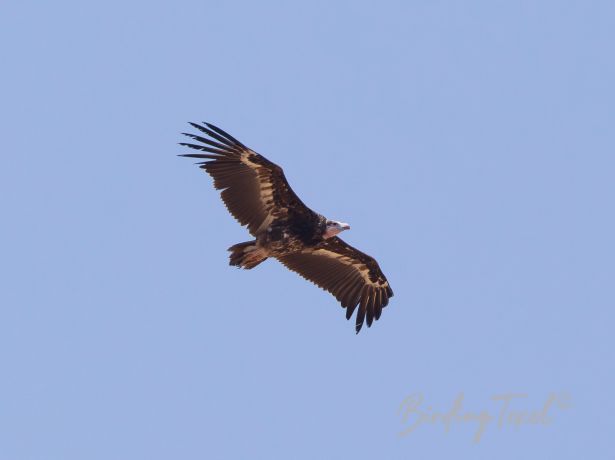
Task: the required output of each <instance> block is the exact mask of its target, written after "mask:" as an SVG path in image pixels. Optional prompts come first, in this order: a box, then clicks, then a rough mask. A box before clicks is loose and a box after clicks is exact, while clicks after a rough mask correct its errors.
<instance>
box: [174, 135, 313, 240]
mask: <svg viewBox="0 0 615 460" xmlns="http://www.w3.org/2000/svg"><path fill="white" fill-rule="evenodd" d="M190 124H191V125H192V126H193V127H194V128H196V129H198V130H199V131H201V132H203V133H205V134H206V135H207V136H208V137H202V136H197V135H195V134H189V133H182V134H184V135H186V136H188V137H190V138H191V139H193V140H194V141H196V142H198V144H191V143H186V142H182V143H180V145H184V146H186V147H190V148H192V149H195V150H200V151H202V152H207V153H190V154H185V155H180V156H184V157H190V158H203V159H206V160H208V161H203V162H202V163H199V164H200V165H201V168H202V169H204V170H205V171H207V172H208V173H209V175H211V176H212V177H213V179H214V187H216V189H218V190H222V192H221V196H222V200H223V201H224V204H225V205H226V208H227V209H228V210H229V212H230V213H231V214H232V215H233V216H234V217H235V218H236V219H237V220H238V221H239V223H240V224H241V225H247V226H248V230H249V231H250V233H251V234H252V235H256V234H257V233H259V232H261V231H263V230H264V229H265V228H267V227H268V226H269V225H270V224H271V222H273V221H274V220H277V219H281V218H285V217H287V216H288V214H289V213H305V214H311V215H315V213H314V212H313V211H312V210H311V209H309V208H308V207H307V206H306V205H305V204H303V202H302V201H301V200H300V199H299V197H298V196H297V195H296V194H295V192H293V189H291V188H290V185H288V182H287V181H286V178H285V177H284V172H283V171H282V168H280V167H279V166H278V165H276V164H275V163H273V162H271V161H269V160H267V158H265V157H264V156H262V155H259V154H258V153H256V152H254V151H253V150H251V149H249V148H248V147H246V146H245V145H243V144H242V143H241V142H239V141H238V140H237V139H235V138H234V137H233V136H231V135H230V134H227V133H226V132H224V131H222V130H221V129H220V128H217V127H216V126H214V125H212V124H210V123H205V126H202V125H199V124H196V123H190Z"/></svg>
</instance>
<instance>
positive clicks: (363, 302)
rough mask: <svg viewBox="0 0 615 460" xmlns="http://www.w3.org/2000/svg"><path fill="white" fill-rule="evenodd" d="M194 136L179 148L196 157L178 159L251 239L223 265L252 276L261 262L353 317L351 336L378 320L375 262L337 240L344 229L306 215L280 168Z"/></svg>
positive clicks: (381, 288) (211, 136) (380, 283)
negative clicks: (202, 174)
mask: <svg viewBox="0 0 615 460" xmlns="http://www.w3.org/2000/svg"><path fill="white" fill-rule="evenodd" d="M190 125H191V126H192V127H193V128H195V129H196V130H198V131H199V134H198V135H197V134H190V133H182V134H184V135H185V136H188V137H189V138H190V139H191V140H192V141H193V142H181V143H180V145H182V146H184V147H188V148H191V149H194V150H198V151H200V152H202V153H188V154H183V155H180V156H183V157H189V158H198V159H202V160H204V161H202V162H199V163H197V164H198V165H200V168H201V169H204V170H205V171H206V172H207V173H208V174H209V175H210V176H211V177H212V178H213V181H214V187H215V188H216V189H218V190H220V191H221V197H222V201H224V204H225V205H226V207H227V209H228V211H229V212H230V213H231V214H232V215H233V216H234V217H235V219H237V220H238V221H239V223H240V224H241V225H242V226H246V227H247V229H248V231H249V232H250V234H251V235H252V236H253V237H254V239H253V240H251V241H246V242H245V243H239V244H235V245H234V246H231V247H230V248H229V249H228V250H229V251H230V253H231V254H230V265H234V266H237V267H241V268H245V269H252V268H254V267H256V266H257V265H258V264H260V263H261V262H263V261H264V260H266V259H267V258H269V257H273V258H275V259H277V260H279V261H280V262H281V263H282V264H283V265H284V266H286V267H287V268H288V269H290V270H292V271H294V272H297V273H298V274H299V275H301V276H302V277H303V278H305V279H306V280H308V281H311V282H312V283H314V284H316V285H317V286H319V287H321V288H322V289H324V290H326V291H328V292H330V293H331V294H332V295H333V296H334V297H335V298H336V299H337V300H338V301H339V302H340V303H341V305H342V307H344V308H345V309H346V319H350V318H351V317H352V314H353V313H354V311H355V310H357V307H358V310H357V315H356V320H355V330H356V332H357V334H358V333H359V331H360V330H361V327H362V326H363V323H364V322H367V327H370V326H371V325H372V322H373V321H374V320H378V319H379V318H380V315H381V313H382V309H383V308H384V307H386V306H387V304H388V303H389V299H390V298H391V297H393V290H392V289H391V286H390V285H389V282H388V281H387V279H386V277H385V276H384V274H383V273H382V271H381V270H380V267H379V266H378V263H377V262H376V260H374V259H373V258H372V257H370V256H368V255H367V254H365V253H363V252H361V251H359V250H358V249H355V248H353V247H352V246H350V245H349V244H348V243H346V242H344V240H342V239H341V238H339V237H338V236H337V235H338V234H339V233H340V232H343V231H344V230H348V229H350V226H349V225H348V224H347V223H344V222H338V221H335V220H329V219H327V218H326V217H324V216H323V215H321V214H318V213H317V212H314V211H312V210H311V209H310V208H308V207H307V206H306V205H305V204H303V202H302V201H301V200H300V199H299V197H298V196H297V195H296V194H295V192H294V191H293V189H292V188H290V185H289V184H288V181H287V180H286V178H285V177H284V172H283V171H282V168H281V167H280V166H278V165H277V164H275V163H273V162H271V161H269V160H268V159H267V158H265V157H264V156H262V155H260V154H258V153H256V152H255V151H254V150H252V149H250V148H248V147H246V146H245V145H244V144H242V143H241V142H239V141H238V140H237V139H235V138H234V137H233V136H231V135H230V134H228V133H226V132H225V131H223V130H221V129H220V128H218V127H216V126H214V125H212V124H210V123H203V124H202V125H199V124H197V123H190Z"/></svg>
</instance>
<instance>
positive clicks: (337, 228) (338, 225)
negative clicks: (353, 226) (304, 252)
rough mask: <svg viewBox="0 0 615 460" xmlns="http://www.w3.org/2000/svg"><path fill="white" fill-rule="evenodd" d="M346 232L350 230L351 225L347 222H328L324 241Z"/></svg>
mask: <svg viewBox="0 0 615 460" xmlns="http://www.w3.org/2000/svg"><path fill="white" fill-rule="evenodd" d="M344 230H350V225H348V224H347V223H345V222H337V221H335V220H327V228H326V230H325V233H323V235H322V237H323V238H324V239H327V238H331V237H332V236H335V235H337V234H338V233H340V232H343V231H344Z"/></svg>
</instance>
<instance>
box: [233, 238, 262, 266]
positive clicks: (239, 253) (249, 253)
mask: <svg viewBox="0 0 615 460" xmlns="http://www.w3.org/2000/svg"><path fill="white" fill-rule="evenodd" d="M228 250H229V251H230V253H231V257H230V259H231V260H230V262H229V265H235V266H237V267H241V268H246V269H250V268H254V267H256V266H257V265H258V264H260V263H261V262H262V261H263V260H265V259H267V257H268V254H267V251H266V250H265V249H264V248H262V247H260V246H258V245H257V244H256V240H252V241H246V242H245V243H239V244H236V245H234V246H231V247H230V248H228Z"/></svg>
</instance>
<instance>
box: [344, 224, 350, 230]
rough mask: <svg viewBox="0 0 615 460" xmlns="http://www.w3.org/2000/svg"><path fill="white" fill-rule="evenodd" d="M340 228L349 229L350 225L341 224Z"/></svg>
mask: <svg viewBox="0 0 615 460" xmlns="http://www.w3.org/2000/svg"><path fill="white" fill-rule="evenodd" d="M342 228H343V229H344V230H350V225H348V224H342Z"/></svg>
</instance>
